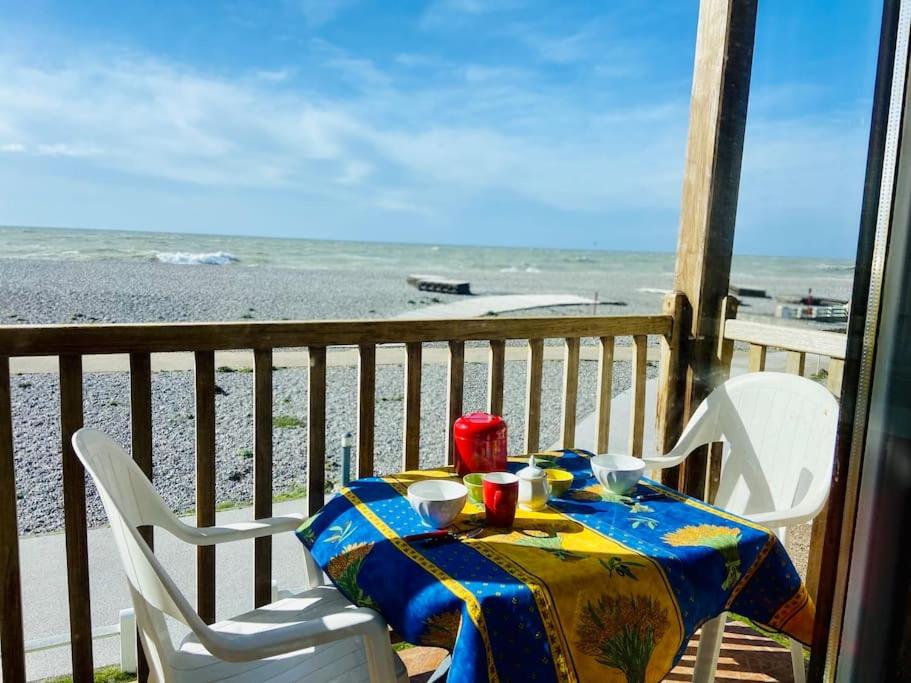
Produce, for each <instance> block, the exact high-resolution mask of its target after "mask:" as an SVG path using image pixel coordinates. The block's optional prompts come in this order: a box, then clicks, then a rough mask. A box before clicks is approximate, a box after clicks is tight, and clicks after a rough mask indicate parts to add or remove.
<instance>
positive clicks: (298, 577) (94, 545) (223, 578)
mask: <svg viewBox="0 0 911 683" xmlns="http://www.w3.org/2000/svg"><path fill="white" fill-rule="evenodd" d="M306 509H307V501H306V499H305V498H304V499H300V500H295V501H289V502H285V503H279V504H276V505H275V514H276V515H281V514H285V513H289V512H302V511H303V512H306ZM216 517H217V520H218V522H221V523H224V522H235V521H241V520H245V519H252V518H253V511H252V508H246V509H243V510H230V511H227V512H221V513H218V515H217V516H216ZM186 521H187V522H188V523H190V524H192V523H193V522H192V520H191V519H187V520H186ZM88 542H89V581H90V591H91V602H92V626H93V627H94V628H97V627H99V626H109V625H111V624H116V623H117V622H118V618H119V613H120V610H121V609H124V608H127V607H130V606H131V605H130V596H129V592H128V589H127V583H126V579H125V578H124V576H123V571H122V570H121V565H120V561H119V559H118V556H117V552H116V549H115V545H114V537H113V535H112V534H111V530H110V528H108V527H104V528H100V529H92V530H90V531H89V532H88ZM272 547H273V552H274V559H273V563H272V569H273V578H274V579H276V580H277V581H278V584H279V589H280V590H287V589H294V588H300V587H301V586H302V585H303V584H304V575H303V561H302V559H301V546H300V542H299V541H298V540H297V538H296V537H295V536H294V534H293V533H283V534H280V535H278V536H274V537H273V542H272ZM19 552H20V557H21V562H22V579H23V586H22V602H23V610H24V622H25V623H24V626H25V639H26V641H29V640H34V639H38V638H48V637H52V636H58V635H64V634H68V633H69V615H68V602H67V589H66V572H65V571H64V568H65V567H66V552H65V548H64V537H63V534H49V535H47V536H36V537H29V538H22V539H20V541H19ZM155 554H156V556H157V557H158V558H160V560H161V562H162V564H163V565H164V567H165V568H166V570H167V571H168V573H169V574H170V575H171V577H172V578H173V579H174V580H175V582H176V583H177V585H178V586H179V587H180V589H181V590H182V591H183V592H184V594H185V595H186V596H187V598H188V599H189V600H190V602H191V604H195V602H196V589H195V586H194V582H195V578H194V577H195V576H196V569H195V566H196V564H195V563H196V550H195V548H194V547H192V546H189V545H186V544H184V543H182V542H180V541H178V540H176V539H174V538H173V537H172V536H170V535H169V534H167V533H165V532H163V531H159V532H158V533H156V536H155ZM216 558H217V559H216V562H217V568H216V582H217V587H218V588H217V602H216V604H217V616H218V618H219V619H223V618H226V617H229V616H231V615H234V614H239V613H241V612H244V611H247V610H249V609H252V608H253V541H252V540H250V541H238V542H236V543H227V544H225V545H222V546H219V547H218V550H217V551H216ZM175 624H176V622H175ZM185 632H186V629H183V628H182V627H178V626H177V625H174V626H173V628H172V633H173V634H174V636H175V637H177V638H179V637H182V635H183V633H185ZM119 643H120V640H119V638H116V637H115V638H106V639H103V640H96V641H95V642H94V654H95V666H96V667H98V666H103V665H106V664H118V663H119V662H120V652H119ZM69 657H70V654H69V648H68V647H61V648H57V649H54V650H46V651H42V652H36V653H33V654H30V655H28V656H27V660H26V665H27V673H28V680H40V679H43V678H45V677H47V676H52V675H59V674H61V673H65V672H67V671H69V670H70V658H69Z"/></svg>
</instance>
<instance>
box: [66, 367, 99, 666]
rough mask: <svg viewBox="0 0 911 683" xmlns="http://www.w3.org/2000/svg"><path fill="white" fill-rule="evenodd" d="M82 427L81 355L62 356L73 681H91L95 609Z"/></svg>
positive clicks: (67, 549)
mask: <svg viewBox="0 0 911 683" xmlns="http://www.w3.org/2000/svg"><path fill="white" fill-rule="evenodd" d="M81 428H82V357H81V356H71V355H67V356H60V436H61V439H62V446H63V449H62V450H63V514H64V525H65V529H66V568H67V588H68V592H69V602H70V640H71V649H70V655H71V657H72V662H73V680H74V681H79V682H82V681H91V680H92V678H93V675H94V673H93V665H92V609H91V601H90V597H89V553H88V535H87V533H86V517H85V470H84V469H83V467H82V463H81V462H80V461H79V459H78V458H77V457H76V453H75V451H74V450H73V443H72V438H73V434H74V433H75V432H77V431H78V430H79V429H81Z"/></svg>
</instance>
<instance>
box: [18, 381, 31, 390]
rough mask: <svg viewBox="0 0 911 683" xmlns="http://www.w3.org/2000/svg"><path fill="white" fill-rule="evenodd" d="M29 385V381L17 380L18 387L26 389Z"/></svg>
mask: <svg viewBox="0 0 911 683" xmlns="http://www.w3.org/2000/svg"><path fill="white" fill-rule="evenodd" d="M30 386H32V383H31V382H19V388H20V389H28V388H29V387H30Z"/></svg>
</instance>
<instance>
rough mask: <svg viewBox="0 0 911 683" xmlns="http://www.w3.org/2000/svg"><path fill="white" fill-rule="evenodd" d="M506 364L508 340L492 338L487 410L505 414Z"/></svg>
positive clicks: (488, 370)
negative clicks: (504, 386)
mask: <svg viewBox="0 0 911 683" xmlns="http://www.w3.org/2000/svg"><path fill="white" fill-rule="evenodd" d="M505 365H506V342H505V341H504V340H502V339H491V340H490V362H489V363H488V366H487V412H488V413H492V414H494V415H502V414H503V382H504V372H505Z"/></svg>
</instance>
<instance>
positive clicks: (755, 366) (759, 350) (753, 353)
mask: <svg viewBox="0 0 911 683" xmlns="http://www.w3.org/2000/svg"><path fill="white" fill-rule="evenodd" d="M767 351H768V348H766V347H765V346H760V345H759V344H750V372H762V371H763V370H765V357H766V352H767Z"/></svg>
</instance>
